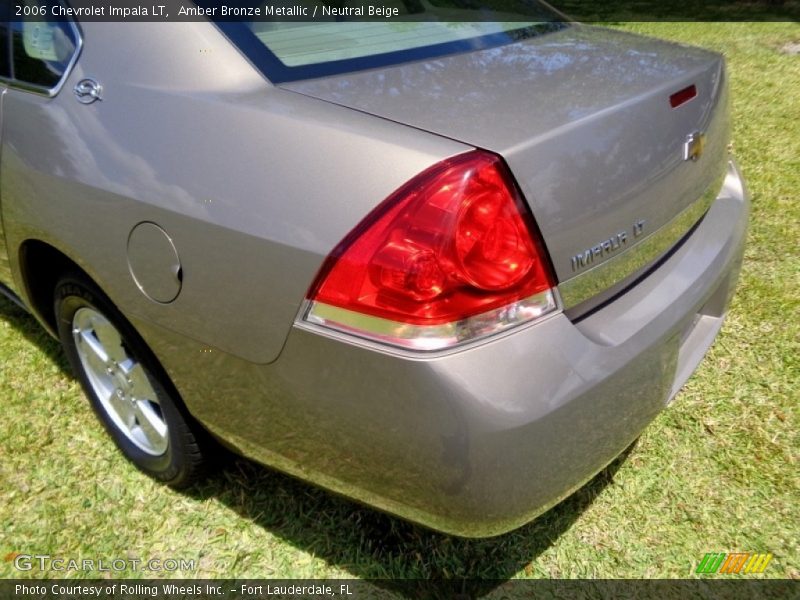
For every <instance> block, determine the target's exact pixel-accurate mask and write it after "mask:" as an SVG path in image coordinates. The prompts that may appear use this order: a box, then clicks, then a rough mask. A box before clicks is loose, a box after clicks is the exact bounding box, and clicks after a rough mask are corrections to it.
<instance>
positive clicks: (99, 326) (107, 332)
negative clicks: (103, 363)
mask: <svg viewBox="0 0 800 600" xmlns="http://www.w3.org/2000/svg"><path fill="white" fill-rule="evenodd" d="M94 334H95V336H97V339H98V341H99V342H100V343H101V344H102V345H103V348H104V349H105V351H106V353H107V354H108V355H109V356H110V357H111V358H112V359H113V360H116V361H118V362H119V361H123V360H125V359H126V358H128V355H127V354H126V352H125V349H124V348H123V347H122V338H121V337H120V335H119V332H118V331H117V330H116V329H115V328H114V326H113V325H112V324H111V323H109V322H108V321H106V320H105V319H104V318H99V319H95V321H94Z"/></svg>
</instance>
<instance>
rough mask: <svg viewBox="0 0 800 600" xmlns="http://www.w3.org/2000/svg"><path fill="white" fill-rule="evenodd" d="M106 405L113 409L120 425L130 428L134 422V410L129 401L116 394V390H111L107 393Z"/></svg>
mask: <svg viewBox="0 0 800 600" xmlns="http://www.w3.org/2000/svg"><path fill="white" fill-rule="evenodd" d="M108 406H109V407H110V408H111V410H112V411H114V412H115V413H116V414H117V416H118V417H119V420H120V421H121V425H122V426H124V427H125V428H126V429H128V430H130V428H131V427H133V423H134V411H133V407H132V406H131V403H130V401H128V400H127V399H126V398H123V397H121V396H120V395H118V394H117V390H112V391H111V393H109V394H108Z"/></svg>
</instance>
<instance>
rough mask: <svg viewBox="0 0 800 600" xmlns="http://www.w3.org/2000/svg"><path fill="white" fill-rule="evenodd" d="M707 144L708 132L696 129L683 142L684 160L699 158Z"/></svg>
mask: <svg viewBox="0 0 800 600" xmlns="http://www.w3.org/2000/svg"><path fill="white" fill-rule="evenodd" d="M705 145H706V134H705V133H702V132H700V131H695V132H694V133H690V134H689V135H687V136H686V141H685V142H684V144H683V160H697V159H698V158H700V155H701V154H702V153H703V148H704V147H705Z"/></svg>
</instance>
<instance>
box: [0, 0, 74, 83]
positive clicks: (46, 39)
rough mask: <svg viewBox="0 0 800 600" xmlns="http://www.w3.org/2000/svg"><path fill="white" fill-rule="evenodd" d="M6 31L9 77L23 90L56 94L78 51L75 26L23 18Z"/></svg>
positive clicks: (32, 2)
mask: <svg viewBox="0 0 800 600" xmlns="http://www.w3.org/2000/svg"><path fill="white" fill-rule="evenodd" d="M24 4H25V5H26V6H29V7H38V6H46V5H47V4H48V3H46V2H40V1H39V0H24ZM32 12H34V13H35V11H32ZM48 13H49V11H48ZM9 28H10V31H9V34H10V37H11V39H10V45H11V59H12V60H11V73H10V76H11V77H12V78H13V79H15V80H16V81H17V82H19V83H20V84H23V85H24V86H26V87H30V88H33V89H36V90H42V91H55V90H56V89H57V88H58V86H59V85H60V83H61V81H62V79H63V78H64V76H65V74H66V72H67V70H68V69H69V66H70V65H71V63H72V61H73V60H74V58H75V57H76V55H77V52H78V49H79V37H78V32H77V29H76V27H75V25H74V24H73V23H71V22H70V21H67V20H51V21H45V20H41V17H25V16H23V17H19V18H16V20H13V21H11V22H10V23H9Z"/></svg>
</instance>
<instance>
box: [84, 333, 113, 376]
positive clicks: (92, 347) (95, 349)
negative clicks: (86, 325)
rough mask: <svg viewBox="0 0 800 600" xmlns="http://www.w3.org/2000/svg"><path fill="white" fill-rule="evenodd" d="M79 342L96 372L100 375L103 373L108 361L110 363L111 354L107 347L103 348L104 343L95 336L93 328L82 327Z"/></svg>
mask: <svg viewBox="0 0 800 600" xmlns="http://www.w3.org/2000/svg"><path fill="white" fill-rule="evenodd" d="M78 343H79V344H80V346H81V347H80V350H82V351H83V355H84V356H85V357H86V360H88V361H89V363H90V364H91V365H92V368H94V370H95V371H96V373H97V374H98V375H99V374H100V373H103V372H104V371H105V368H106V363H108V359H109V356H108V354H107V353H106V351H105V348H103V345H102V344H101V343H100V341H99V340H98V339H97V338H96V337H95V336H94V333H93V332H92V331H91V330H87V329H81V330H80V332H79V334H78Z"/></svg>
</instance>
